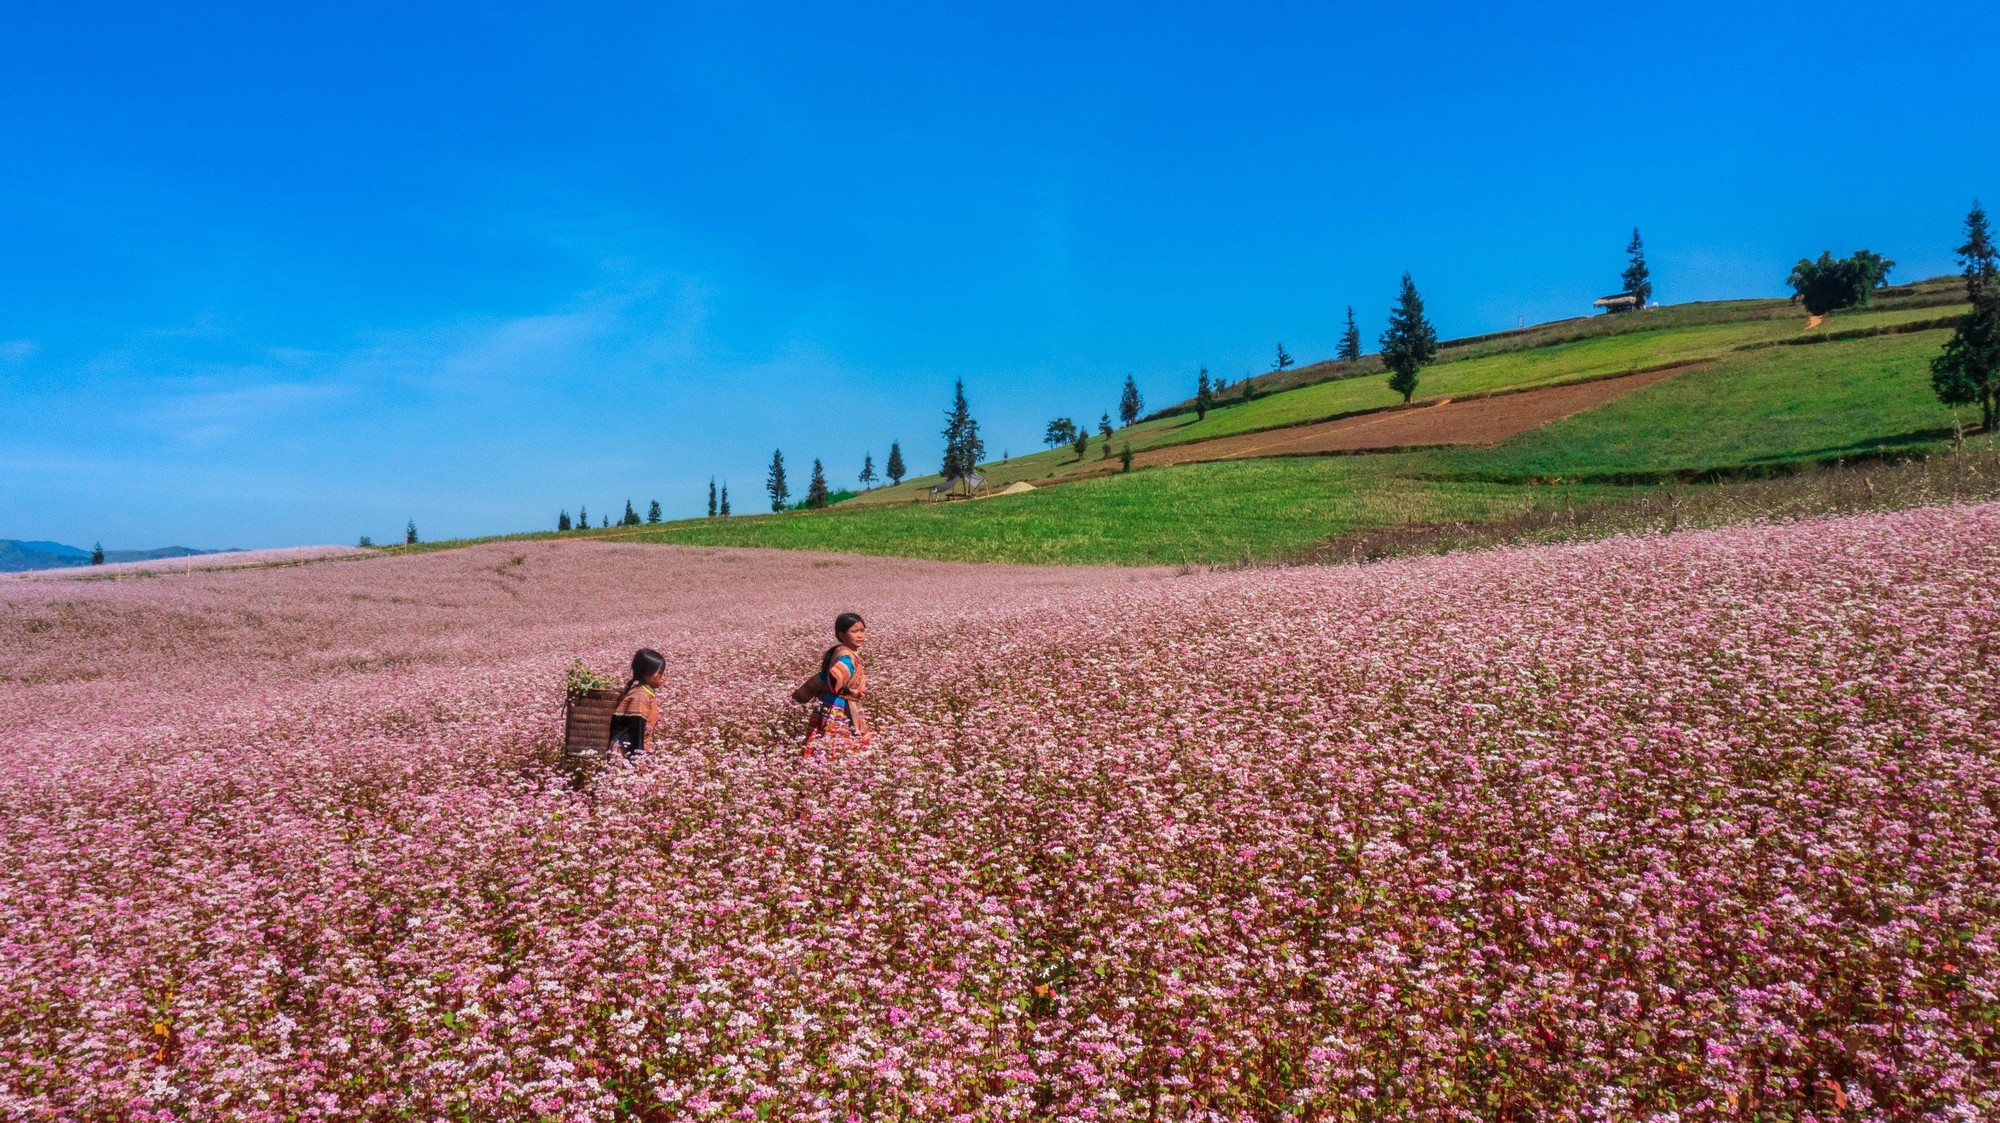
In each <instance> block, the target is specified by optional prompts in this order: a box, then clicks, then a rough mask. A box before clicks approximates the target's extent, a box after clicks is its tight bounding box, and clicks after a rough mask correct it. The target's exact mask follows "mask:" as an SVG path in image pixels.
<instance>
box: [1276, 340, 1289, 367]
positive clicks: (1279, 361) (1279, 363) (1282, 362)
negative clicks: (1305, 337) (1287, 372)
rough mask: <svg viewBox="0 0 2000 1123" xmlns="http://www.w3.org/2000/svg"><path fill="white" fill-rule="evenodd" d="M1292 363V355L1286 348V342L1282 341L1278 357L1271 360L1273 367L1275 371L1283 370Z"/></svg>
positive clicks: (1279, 345) (1279, 344)
mask: <svg viewBox="0 0 2000 1123" xmlns="http://www.w3.org/2000/svg"><path fill="white" fill-rule="evenodd" d="M1291 365H1292V356H1291V354H1290V353H1289V352H1287V351H1286V350H1285V344H1284V342H1283V341H1280V342H1279V343H1278V356H1277V358H1275V359H1272V360H1271V369H1272V370H1274V371H1283V370H1284V369H1285V368H1287V367H1289V366H1291Z"/></svg>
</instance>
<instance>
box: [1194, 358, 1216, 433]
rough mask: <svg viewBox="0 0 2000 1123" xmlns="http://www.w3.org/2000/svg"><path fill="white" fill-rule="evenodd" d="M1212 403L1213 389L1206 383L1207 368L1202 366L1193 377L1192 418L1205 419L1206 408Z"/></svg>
mask: <svg viewBox="0 0 2000 1123" xmlns="http://www.w3.org/2000/svg"><path fill="white" fill-rule="evenodd" d="M1214 404H1215V390H1214V388H1213V387H1211V386H1210V385H1209V384H1208V368H1207V367H1203V368H1201V373H1200V374H1198V375H1195V378H1194V419H1195V420H1196V421H1207V420H1208V408H1209V407H1210V406H1212V405H1214Z"/></svg>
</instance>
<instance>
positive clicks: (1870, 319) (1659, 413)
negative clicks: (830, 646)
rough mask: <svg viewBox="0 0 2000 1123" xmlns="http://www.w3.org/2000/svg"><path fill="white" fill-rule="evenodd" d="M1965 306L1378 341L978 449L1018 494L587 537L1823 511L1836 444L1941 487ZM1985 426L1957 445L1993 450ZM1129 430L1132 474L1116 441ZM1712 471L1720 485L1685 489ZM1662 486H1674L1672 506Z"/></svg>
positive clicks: (1203, 531)
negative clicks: (1404, 394) (1933, 458)
mask: <svg viewBox="0 0 2000 1123" xmlns="http://www.w3.org/2000/svg"><path fill="white" fill-rule="evenodd" d="M1962 301H1963V290H1962V288H1961V287H1960V284H1959V282H1958V281H1957V279H1956V278H1936V279H1932V280H1927V281H1921V282H1917V283H1914V284H1908V285H1902V286H1896V287H1893V288H1888V289H1885V290H1882V291H1881V292H1879V293H1877V294H1876V296H1875V299H1874V300H1873V301H1872V302H1871V303H1870V304H1869V305H1867V306H1864V307H1861V308H1855V309H1850V310H1846V311H1842V312H1838V313H1834V314H1831V315H1828V316H1826V317H1824V319H1814V318H1809V317H1808V316H1806V315H1805V313H1804V312H1803V311H1801V310H1800V309H1799V308H1798V307H1797V306H1796V305H1794V304H1792V303H1790V302H1789V301H1785V300H1737V301H1721V302H1710V303H1697V304H1687V305H1679V306H1670V307H1665V308H1659V309H1655V310H1648V311H1645V312H1638V313H1630V314H1625V315H1617V316H1599V317H1595V318H1590V319H1578V320H1564V321H1558V322H1555V323H1549V324H1540V325H1535V326H1532V327H1528V328H1525V329H1519V330H1515V331H1509V332H1499V333H1494V334H1489V335H1481V336H1475V337H1471V338H1467V339H1459V340H1451V341H1447V342H1446V343H1445V344H1444V345H1443V346H1442V347H1441V354H1440V357H1439V360H1438V361H1437V363H1435V364H1434V365H1432V366H1431V367H1429V368H1427V369H1425V371H1424V372H1423V375H1422V378H1421V381H1420V383H1419V386H1418V390H1417V393H1416V396H1415V399H1414V400H1413V401H1412V402H1411V403H1410V404H1409V405H1408V406H1405V405H1403V404H1402V401H1401V398H1400V396H1399V395H1397V394H1395V393H1393V392H1392V391H1390V390H1389V389H1388V387H1387V385H1386V379H1385V378H1384V377H1383V375H1382V372H1381V368H1380V362H1379V359H1377V358H1376V357H1375V356H1372V355H1370V356H1364V357H1363V358H1362V359H1361V360H1359V361H1357V362H1351V363H1337V362H1317V363H1309V364H1307V365H1304V366H1301V367H1296V368H1293V369H1290V370H1287V371H1284V372H1277V373H1273V374H1269V375H1265V376H1260V377H1259V378H1257V379H1254V380H1251V381H1250V394H1249V395H1248V396H1247V399H1246V396H1245V395H1244V393H1243V384H1236V385H1232V386H1231V387H1230V388H1229V390H1228V391H1227V392H1225V394H1224V395H1223V396H1222V397H1221V399H1220V400H1219V401H1218V403H1217V405H1216V407H1215V408H1212V409H1210V410H1209V411H1208V414H1207V417H1206V418H1204V419H1199V420H1197V418H1196V417H1195V415H1194V413H1193V411H1192V403H1191V402H1180V403H1176V404H1174V405H1172V406H1169V407H1167V408H1166V409H1163V410H1160V411H1158V412H1156V413H1154V414H1152V415H1151V416H1149V417H1147V418H1145V419H1144V420H1141V421H1140V422H1138V423H1137V424H1135V425H1133V426H1130V427H1128V428H1124V429H1120V430H1118V431H1117V432H1116V433H1114V434H1113V436H1112V438H1111V440H1110V442H1109V443H1108V446H1107V444H1106V443H1105V442H1103V441H1101V440H1100V439H1099V438H1097V437H1095V436H1093V438H1092V440H1091V442H1090V447H1089V449H1088V451H1087V452H1086V453H1085V455H1084V456H1083V457H1081V458H1079V457H1078V456H1077V455H1076V454H1075V452H1074V451H1073V450H1072V449H1070V448H1069V447H1067V446H1065V447H1061V448H1057V449H1053V450H1050V451H1047V452H1042V453H1036V454H1033V455H1030V456H1021V457H1014V458H1011V459H1008V460H1005V461H1000V462H993V463H987V464H984V465H982V466H981V471H982V472H983V473H985V475H986V477H987V483H988V491H989V493H993V492H998V491H1000V490H1002V489H1006V488H1008V487H1009V485H1016V484H1022V483H1025V484H1029V485H1031V486H1032V487H1033V488H1034V489H1035V490H1033V491H1031V492H1025V493H1015V494H1006V495H998V494H992V495H990V497H988V498H982V499H979V500H974V501H971V502H950V503H939V502H931V501H928V490H929V488H930V486H931V485H932V484H934V483H936V482H938V477H936V476H935V475H932V476H921V477H915V478H912V479H908V480H905V481H903V482H902V483H901V484H900V485H899V486H895V487H882V488H876V489H874V490H872V491H868V492H864V493H862V494H860V495H858V496H855V497H853V498H851V499H848V500H846V501H845V502H842V503H840V504H837V505H836V506H834V507H832V508H830V509H828V510H825V511H817V512H804V511H800V512H786V513H783V514H777V515H755V516H737V517H732V518H729V519H690V520H683V521H679V522H673V523H666V524H661V525H659V526H648V527H631V528H624V529H623V530H617V529H614V530H611V531H603V532H599V531H592V532H588V533H590V534H592V535H599V536H601V535H611V536H616V537H620V538H625V539H630V540H636V541H657V542H684V543H692V544H712V545H750V546H774V547H784V548H804V549H821V550H836V551H842V552H849V553H863V554H886V555H904V556H912V557H929V558H944V559H955V560H972V561H1026V562H1041V563H1049V562H1099V563H1103V562H1110V563H1116V564H1179V563H1197V562H1206V563H1215V562H1236V561H1243V560H1259V559H1283V558H1288V557H1299V556H1305V555H1309V554H1310V555H1318V556H1324V555H1325V552H1326V548H1327V546H1328V545H1329V543H1332V542H1336V541H1341V540H1345V539H1350V538H1353V537H1354V536H1357V535H1360V536H1366V537H1370V538H1371V540H1376V539H1379V537H1380V535H1382V534H1383V533H1384V532H1389V531H1396V532H1413V533H1415V535H1416V536H1417V537H1423V538H1427V539H1434V538H1435V537H1436V535H1435V533H1434V532H1435V531H1436V530H1437V529H1438V528H1444V527H1458V528H1481V527H1498V526H1507V525H1514V524H1517V523H1520V521H1521V520H1523V519H1526V520H1528V522H1530V523H1535V522H1537V521H1538V520H1539V519H1540V515H1541V513H1545V512H1548V511H1550V510H1563V511H1566V512H1568V513H1569V516H1570V518H1571V521H1572V522H1574V521H1575V519H1576V516H1575V512H1576V511H1577V510H1579V509H1582V510H1585V511H1586V512H1592V513H1594V515H1593V517H1595V515H1607V514H1608V516H1609V522H1610V523H1611V524H1612V525H1616V524H1617V523H1618V520H1619V519H1620V518H1626V519H1628V520H1629V519H1630V518H1632V517H1634V513H1635V512H1650V511H1651V510H1652V509H1653V508H1655V507H1658V506H1660V505H1661V504H1662V503H1666V502H1670V503H1671V505H1672V507H1673V510H1674V511H1675V515H1674V516H1673V517H1674V518H1675V519H1679V518H1680V517H1681V514H1680V512H1681V511H1683V510H1695V509H1705V510H1708V511H1709V512H1710V513H1711V514H1712V515H1713V516H1714V517H1716V518H1717V519H1718V521H1727V519H1728V518H1738V517H1743V516H1744V515H1746V514H1753V513H1756V512H1757V511H1758V510H1759V509H1760V508H1768V509H1770V510H1772V511H1774V512H1777V513H1783V512H1784V511H1786V510H1794V509H1796V510H1821V509H1829V508H1828V504H1829V502H1830V501H1829V500H1828V499H1827V498H1826V496H1825V495H1823V494H1821V493H1822V492H1824V491H1825V490H1826V489H1825V488H1824V487H1821V486H1820V484H1821V482H1823V481H1819V480H1818V477H1817V476H1815V474H1814V473H1815V471H1816V470H1818V469H1822V468H1828V467H1831V466H1835V465H1851V464H1855V463H1891V462H1896V461H1914V462H1917V464H1918V466H1916V467H1907V468H1906V469H1904V470H1903V472H1902V474H1901V475H1899V476H1895V477H1894V478H1889V477H1884V478H1882V479H1880V480H1879V481H1876V482H1870V483H1867V484H1866V485H1865V486H1863V485H1857V490H1865V491H1866V493H1867V494H1868V495H1869V496H1873V497H1875V499H1874V500H1871V501H1880V502H1885V503H1886V502H1922V501H1925V497H1926V496H1928V495H1930V494H1931V493H1932V492H1933V491H1934V490H1935V489H1936V487H1937V486H1941V485H1936V484H1935V482H1934V481H1933V480H1932V478H1931V475H1934V474H1935V473H1932V474H1931V475H1926V474H1925V470H1924V469H1922V468H1921V460H1922V458H1923V457H1924V456H1926V455H1929V454H1934V453H1937V452H1940V451H1942V450H1945V449H1947V448H1950V447H1953V445H1952V442H1953V440H1954V435H1955V433H1957V432H1959V428H1958V427H1959V426H1960V425H1962V424H1963V419H1962V418H1958V417H1955V416H1954V414H1953V412H1952V411H1951V410H1950V409H1948V408H1947V407H1945V406H1942V405H1940V404H1939V403H1938V402H1937V400H1936V398H1935V397H1934V396H1933V394H1932V392H1931V389H1930V385H1929V374H1928V363H1929V360H1930V358H1931V357H1932V356H1934V355H1935V354H1937V352H1938V350H1939V348H1940V347H1941V346H1942V344H1943V341H1944V339H1945V337H1946V336H1947V335H1948V334H1949V330H1950V328H1951V326H1952V325H1953V324H1954V323H1955V322H1956V319H1957V317H1958V316H1959V315H1960V314H1962V313H1963V311H1964V308H1965V305H1964V304H1963V303H1962ZM1974 420H1975V421H1976V418H1975V419H1974ZM1986 444H1990V441H1986V440H1984V439H1983V438H1982V440H1981V441H1980V442H1976V445H1975V449H1974V450H1973V451H1974V453H1978V454H1982V455H1988V456H1989V457H1990V455H1991V453H1990V451H1982V449H1983V446H1984V445H1986ZM1126 447H1129V448H1131V450H1132V451H1133V458H1134V467H1133V470H1132V471H1130V472H1124V471H1121V470H1120V468H1121V466H1120V462H1119V460H1118V458H1117V456H1116V451H1117V450H1122V449H1123V448H1126ZM1961 451H1963V450H1961ZM1963 475H1964V474H1963V473H1961V476H1963ZM1785 478H1789V479H1790V483H1789V484H1786V483H1785V482H1783V481H1784V479H1785ZM1774 479H1775V480H1777V481H1778V482H1756V481H1772V480H1774ZM1986 479H1987V477H1985V476H1976V477H1974V478H1973V480H1972V484H1971V485H1970V486H1973V487H1975V489H1976V488H1979V487H1986V486H1989V484H1988V483H1981V482H1980V481H1982V480H1986ZM1745 481H1751V482H1748V483H1746V482H1745ZM1721 483H1729V484H1732V485H1733V486H1732V487H1731V488H1726V489H1725V488H1721V487H1719V486H1707V485H1719V484H1721ZM1661 485H1672V486H1671V487H1669V488H1668V489H1666V490H1668V491H1671V492H1673V493H1674V495H1673V497H1672V498H1671V499H1670V500H1669V499H1663V498H1662V491H1663V489H1662V486H1661ZM1951 486H1952V487H1955V488H1957V487H1963V486H1967V485H1966V484H1965V483H1964V481H1963V480H1961V479H1955V480H1954V482H1953V483H1952V485H1951ZM1835 490H1836V491H1838V490H1839V489H1838V488H1836V489H1835ZM1891 493H1895V494H1900V495H1902V496H1903V498H1902V499H1901V500H1891V499H1889V498H1887V497H1888V496H1889V495H1890V494H1891ZM1841 502H1843V503H1844V502H1846V500H1845V499H1842V500H1841ZM1834 505H1836V506H1837V505H1839V504H1834ZM1647 517H1650V515H1648V516H1647ZM1540 521H1546V520H1540Z"/></svg>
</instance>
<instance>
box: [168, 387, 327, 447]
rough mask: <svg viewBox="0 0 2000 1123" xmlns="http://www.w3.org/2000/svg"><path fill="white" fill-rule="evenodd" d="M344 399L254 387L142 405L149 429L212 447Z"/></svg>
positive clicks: (323, 392)
mask: <svg viewBox="0 0 2000 1123" xmlns="http://www.w3.org/2000/svg"><path fill="white" fill-rule="evenodd" d="M345 393H346V391H345V389H344V388H342V387H339V386H333V385H324V384H315V383H306V382H257V383H247V384H238V385H231V386H222V387H215V388H208V389H199V390H194V391H190V392H179V393H170V394H162V395H158V396H156V397H154V398H153V400H152V401H151V402H150V403H148V409H147V417H148V424H149V426H150V427H152V428H154V429H156V430H160V431H164V432H166V433H167V434H168V435H171V436H174V437H177V438H179V439H180V440H183V441H189V442H192V443H195V444H212V443H215V442H217V441H222V440H227V439H229V438H231V437H235V436H238V435H240V434H242V433H244V432H246V431H248V430H250V429H252V428H254V427H256V426H258V425H264V424H270V423H273V422H276V421H279V420H281V419H283V418H285V417H287V416H290V415H293V414H296V413H297V412H299V411H300V410H303V409H306V408H308V407H310V406H314V405H317V404H320V403H323V402H327V401H330V400H332V399H335V398H339V397H341V396H343V395H344V394H345Z"/></svg>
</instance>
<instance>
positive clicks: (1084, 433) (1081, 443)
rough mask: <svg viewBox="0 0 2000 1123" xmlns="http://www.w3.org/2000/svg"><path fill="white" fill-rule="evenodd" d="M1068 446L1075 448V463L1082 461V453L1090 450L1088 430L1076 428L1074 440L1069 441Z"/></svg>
mask: <svg viewBox="0 0 2000 1123" xmlns="http://www.w3.org/2000/svg"><path fill="white" fill-rule="evenodd" d="M1069 447H1070V448H1071V449H1073V450H1075V452H1076V460H1077V463H1079V464H1081V463H1083V455H1084V453H1087V452H1089V451H1090V430H1088V429H1078V430H1077V431H1076V440H1074V441H1071V442H1070V446H1069Z"/></svg>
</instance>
